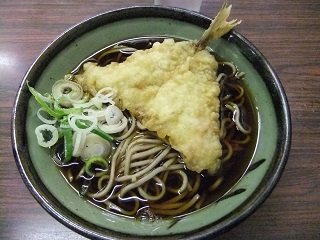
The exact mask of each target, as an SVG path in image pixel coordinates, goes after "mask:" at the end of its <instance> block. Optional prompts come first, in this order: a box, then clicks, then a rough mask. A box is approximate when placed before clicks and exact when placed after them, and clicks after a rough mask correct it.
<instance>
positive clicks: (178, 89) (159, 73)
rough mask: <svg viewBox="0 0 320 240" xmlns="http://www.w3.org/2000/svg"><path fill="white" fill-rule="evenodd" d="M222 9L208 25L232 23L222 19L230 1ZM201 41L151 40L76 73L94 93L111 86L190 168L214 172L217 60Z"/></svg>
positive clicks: (216, 160)
mask: <svg viewBox="0 0 320 240" xmlns="http://www.w3.org/2000/svg"><path fill="white" fill-rule="evenodd" d="M221 11H222V13H223V14H222V13H221V12H220V13H219V14H220V15H219V14H218V15H217V17H216V19H215V20H213V22H212V24H211V26H210V28H211V29H214V31H218V34H219V35H220V36H221V35H223V34H224V33H226V32H228V31H229V30H230V29H231V28H232V27H233V26H234V25H236V24H237V23H235V22H233V23H232V24H228V22H226V21H225V19H226V18H227V17H228V15H229V12H230V7H229V8H226V6H224V7H223V8H222V10H221ZM225 11H227V13H225ZM217 24H218V25H219V26H220V28H219V26H217ZM221 27H222V28H224V31H222V30H223V29H221ZM210 28H209V30H210ZM217 29H218V30H217ZM209 30H207V31H206V34H207V35H208V37H210V38H212V35H214V37H215V38H216V37H217V35H215V34H212V33H210V34H208V31H209ZM209 32H210V31H209ZM220 36H219V37H220ZM203 42H205V43H207V40H206V39H203V38H202V39H201V41H199V42H192V41H183V42H175V41H174V40H173V39H166V40H164V42H163V43H154V44H153V47H152V48H151V49H147V50H139V51H136V52H135V53H134V54H132V55H131V56H130V57H128V58H127V59H126V61H125V62H123V63H111V64H110V65H107V66H106V67H99V66H97V65H96V64H95V63H91V62H88V63H85V64H84V66H83V71H82V72H81V74H78V75H76V76H75V78H76V81H77V82H78V83H80V84H81V85H82V86H83V87H84V89H85V90H87V91H90V92H91V93H92V94H93V95H95V93H96V92H97V91H98V90H100V89H101V88H103V87H106V86H109V87H112V88H114V89H115V90H116V91H117V99H118V102H117V105H118V106H119V107H121V108H122V109H123V110H124V109H127V110H129V111H130V112H131V113H132V114H133V116H135V117H136V118H137V119H139V121H140V122H141V123H142V124H143V126H144V127H146V128H147V129H149V130H150V131H155V132H157V134H158V136H159V137H160V138H168V140H169V142H170V144H171V146H172V147H173V148H174V149H176V150H177V151H179V152H180V153H181V155H182V156H183V159H184V161H185V163H186V166H187V167H188V168H189V169H191V170H193V171H196V172H201V171H202V170H209V171H210V172H215V171H217V169H218V168H219V166H220V160H219V158H220V156H221V154H222V149H221V144H220V141H219V124H220V123H219V106H220V102H219V98H218V97H219V93H220V88H219V83H218V82H217V77H216V71H217V67H218V64H217V62H216V60H215V58H214V57H213V56H212V55H211V54H210V53H209V52H208V51H207V50H201V49H202V48H203V45H202V44H203Z"/></svg>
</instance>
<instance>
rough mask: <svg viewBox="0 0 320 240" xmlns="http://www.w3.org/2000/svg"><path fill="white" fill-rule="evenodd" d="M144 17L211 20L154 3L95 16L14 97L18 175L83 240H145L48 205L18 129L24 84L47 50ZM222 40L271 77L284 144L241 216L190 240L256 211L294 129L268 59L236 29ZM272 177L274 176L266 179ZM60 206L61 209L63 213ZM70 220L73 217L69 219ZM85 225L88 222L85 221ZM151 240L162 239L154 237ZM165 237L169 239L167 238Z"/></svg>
mask: <svg viewBox="0 0 320 240" xmlns="http://www.w3.org/2000/svg"><path fill="white" fill-rule="evenodd" d="M142 17H149V18H153V17H164V18H170V19H174V20H181V21H184V22H187V23H191V24H194V25H197V26H199V27H202V28H207V27H208V26H209V24H210V22H211V19H210V18H209V17H206V16H204V15H202V14H200V13H197V12H192V11H188V10H185V9H180V8H176V7H164V6H153V5H152V6H133V7H127V8H120V9H117V10H112V11H108V12H105V13H102V14H98V15H96V16H93V17H91V18H88V19H86V20H84V21H81V22H79V23H78V24H75V25H74V26H72V27H70V28H69V29H67V30H66V31H64V32H63V33H62V34H61V35H59V36H58V37H57V38H56V39H55V40H54V41H52V42H51V43H50V44H49V45H48V46H47V47H46V48H45V49H44V50H43V51H42V52H41V54H40V55H39V56H38V58H37V59H36V60H35V61H34V63H33V64H32V65H31V66H30V68H29V69H28V71H27V73H26V74H25V76H24V78H23V80H22V82H21V84H20V87H19V90H18V92H17V94H16V99H15V102H14V106H13V110H12V120H11V130H12V131H11V132H12V136H11V139H12V149H13V154H14V157H15V161H16V165H17V167H18V170H19V173H20V175H21V177H22V179H23V181H24V183H25V185H26V186H27V188H28V189H29V191H30V192H31V194H32V195H33V196H34V198H35V199H36V200H37V201H38V202H39V203H40V205H41V206H42V207H43V208H44V209H45V210H46V211H47V212H48V213H49V214H50V215H51V216H53V217H54V218H55V219H56V220H58V221H59V222H60V223H62V224H63V225H65V226H67V227H69V228H70V229H72V230H74V231H75V232H77V233H79V234H82V235H84V236H86V237H94V238H101V239H106V236H107V238H109V237H112V238H114V239H118V238H119V239H120V238H123V237H126V238H131V239H144V238H148V237H142V236H139V237H138V238H136V237H135V236H132V235H127V234H123V233H116V232H113V231H112V230H108V229H105V228H102V227H97V226H96V225H94V224H91V223H89V228H88V229H87V228H84V227H82V225H81V222H82V221H83V219H82V218H80V217H78V216H76V215H75V214H73V213H71V214H67V215H66V214H65V212H64V211H69V210H68V209H67V208H65V207H64V206H61V204H60V203H59V202H58V201H57V200H55V199H54V197H52V198H53V199H50V201H48V199H47V198H46V197H45V195H46V194H44V191H45V189H46V187H45V186H44V185H43V184H42V183H41V181H40V182H38V180H39V179H37V174H36V171H35V169H34V168H33V166H32V165H31V164H29V163H28V162H26V161H25V159H23V158H22V156H29V153H28V149H27V144H26V142H27V140H26V137H25V128H24V127H21V126H24V125H23V121H24V120H25V116H26V111H27V106H28V101H25V100H26V99H29V98H30V96H31V94H30V93H29V92H28V90H27V86H26V83H27V81H28V79H29V78H28V77H29V75H34V76H36V77H34V78H33V79H37V76H38V77H39V75H40V74H41V72H42V71H41V70H39V68H37V69H35V66H41V67H42V68H43V67H45V66H46V65H47V64H48V63H49V60H48V59H47V58H45V54H47V53H48V52H50V53H51V54H54V55H55V54H57V53H58V52H60V51H61V50H62V48H63V46H64V45H65V44H66V43H69V42H71V41H72V40H74V39H75V38H77V36H80V35H82V34H84V33H85V32H86V31H87V30H90V29H93V27H92V26H94V28H97V27H98V26H99V25H102V24H107V23H112V22H116V21H119V20H123V19H129V18H142ZM224 38H226V39H227V40H228V41H229V42H231V43H233V44H234V45H236V46H240V47H241V46H242V47H245V48H242V50H241V53H242V54H243V55H244V56H245V57H246V58H247V59H248V60H249V62H250V63H252V64H253V66H254V67H255V68H256V69H262V70H263V71H264V72H263V73H264V75H265V76H266V77H267V78H268V79H271V81H267V82H265V83H266V85H267V88H268V89H269V91H270V92H271V93H272V96H273V98H272V100H273V101H274V103H273V104H274V105H276V106H282V108H281V111H279V110H277V114H276V117H277V122H278V123H279V126H281V129H279V133H278V134H281V135H282V136H283V138H284V139H285V141H281V142H278V146H279V148H278V149H279V151H278V156H279V157H278V161H277V162H276V163H275V164H274V165H273V166H272V168H270V169H269V170H268V174H266V176H265V177H264V179H263V180H262V182H261V183H260V186H263V187H258V188H257V190H256V192H255V194H252V195H251V196H250V197H249V199H248V200H247V201H246V202H245V204H243V205H241V207H242V208H243V209H245V210H244V211H243V212H241V213H239V214H236V215H234V216H233V217H231V218H230V219H228V220H223V221H221V222H219V223H218V225H216V226H217V227H215V231H214V232H212V229H211V227H210V226H209V227H205V228H204V229H200V230H199V231H198V232H197V233H196V234H190V235H189V237H190V238H192V239H196V238H204V237H208V236H211V237H212V236H217V235H220V234H222V233H224V232H227V231H229V230H230V229H231V228H233V227H234V226H235V225H237V224H239V223H240V222H242V221H244V220H245V219H246V218H248V217H249V216H250V215H251V214H252V213H254V212H255V211H256V210H257V209H258V207H259V206H260V205H261V204H262V203H263V202H264V201H265V200H266V199H267V197H268V196H269V195H270V194H271V192H272V191H273V189H274V188H275V186H276V185H277V183H278V181H279V179H280V177H281V174H282V172H283V171H284V169H285V165H286V163H287V160H288V157H289V151H290V146H291V134H292V133H291V131H292V130H291V118H290V109H289V104H288V101H287V98H286V95H285V92H284V89H283V87H282V85H281V82H280V80H279V78H278V76H277V75H276V73H275V71H274V70H273V68H272V67H271V65H270V64H269V62H268V61H267V60H266V58H265V57H264V56H263V55H262V53H261V52H260V51H259V50H258V49H257V48H256V47H255V46H254V45H253V44H252V43H251V42H250V41H249V40H248V39H246V38H245V37H244V36H242V35H241V34H240V33H238V32H237V31H234V30H232V31H231V32H230V33H228V34H226V35H225V36H224ZM44 60H45V61H44ZM40 62H41V64H40ZM21 96H25V97H24V99H21ZM279 109H280V108H279ZM278 139H279V138H278ZM29 158H30V156H29ZM29 160H30V159H29ZM27 172H31V173H35V175H33V174H31V176H30V174H28V173H27ZM271 173H272V177H269V176H270V174H271ZM59 208H62V210H61V209H59ZM70 216H71V217H72V218H71V220H70ZM86 223H88V222H87V221H86ZM211 225H212V224H211ZM174 237H177V235H175V236H174ZM184 237H186V236H184ZM152 238H164V237H163V236H159V237H158V236H153V237H152ZM165 238H166V239H168V238H169V239H170V237H165Z"/></svg>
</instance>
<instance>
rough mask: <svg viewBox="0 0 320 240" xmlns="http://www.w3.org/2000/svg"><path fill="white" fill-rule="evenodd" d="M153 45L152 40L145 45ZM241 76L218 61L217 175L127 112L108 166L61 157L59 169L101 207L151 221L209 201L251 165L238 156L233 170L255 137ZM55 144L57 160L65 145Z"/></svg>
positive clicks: (110, 54) (119, 56) (122, 54)
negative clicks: (194, 167) (191, 163)
mask: <svg viewBox="0 0 320 240" xmlns="http://www.w3.org/2000/svg"><path fill="white" fill-rule="evenodd" d="M150 46H151V44H150V43H149V44H148V45H147V47H150ZM132 51H134V48H133V47H132V46H123V47H119V46H117V47H113V48H111V49H109V50H108V51H105V52H103V53H101V54H100V55H99V56H98V57H97V58H96V60H97V61H98V63H99V64H100V65H106V64H109V63H110V62H113V61H117V62H120V61H124V60H125V59H126V57H127V56H128V55H130V54H131V53H132ZM75 74H76V73H75ZM243 76H244V73H241V72H238V70H237V68H236V66H235V65H234V64H232V63H231V62H224V61H220V62H219V76H218V78H219V79H220V80H219V81H220V83H221V96H220V101H221V114H220V115H221V116H220V118H221V119H220V122H221V130H220V139H221V143H222V145H223V156H222V167H221V170H220V171H219V172H218V173H216V175H214V176H210V175H209V174H207V173H201V174H199V173H196V172H192V171H190V170H188V169H187V168H186V167H185V164H184V163H183V159H182V157H181V156H180V154H179V153H178V152H176V151H175V150H174V149H172V148H171V146H170V145H169V143H168V142H167V141H166V140H165V139H160V138H158V137H157V135H156V134H155V133H154V132H150V131H148V130H147V129H144V128H143V126H142V125H141V124H140V123H139V122H138V121H137V120H136V119H135V118H134V117H133V116H131V115H130V113H129V112H124V115H125V117H126V118H127V119H128V123H127V125H126V126H125V129H124V130H123V131H122V132H121V133H117V134H112V136H113V138H114V142H113V144H112V150H111V153H110V154H109V157H108V159H106V160H107V162H108V165H109V166H108V167H104V164H99V163H98V164H92V166H91V167H90V169H86V164H85V163H84V161H83V160H81V159H80V158H77V157H73V158H72V160H71V163H68V164H64V163H63V161H62V162H61V161H60V162H59V161H58V165H59V168H60V169H61V172H62V173H63V174H64V175H65V176H66V179H67V180H68V181H69V182H70V184H71V185H72V186H73V187H74V188H75V189H76V190H77V191H78V192H79V195H81V196H83V197H85V198H86V199H88V200H89V201H91V202H92V203H94V204H96V205H97V206H99V207H101V208H103V209H106V210H109V211H112V212H114V213H116V214H121V215H125V216H129V217H135V218H141V219H146V218H147V219H148V220H152V219H156V218H158V217H175V216H180V215H182V214H186V213H189V212H192V211H195V210H198V209H200V208H202V207H204V206H206V205H208V204H210V203H211V202H213V201H215V200H217V199H218V198H219V197H221V196H222V195H223V194H224V193H225V192H226V191H227V190H228V189H229V188H230V187H232V185H233V184H234V183H235V182H236V181H237V179H239V178H240V177H241V175H242V174H243V172H244V170H245V168H246V166H247V164H248V160H244V159H238V161H242V163H240V165H241V164H242V165H244V167H242V169H240V170H239V172H240V174H239V173H238V174H234V171H237V169H236V168H239V163H238V165H236V166H234V165H233V164H234V163H233V161H235V158H236V157H237V156H238V157H240V158H243V157H245V154H244V152H245V149H247V147H248V144H250V141H251V138H252V136H251V135H252V134H251V133H252V126H251V125H252V118H253V115H250V114H251V113H250V109H249V108H250V103H248V101H249V100H248V95H247V94H246V92H245V89H244V87H243V85H242V81H241V79H242V78H243ZM71 78H72V77H71ZM54 149H55V150H54V151H55V153H54V154H53V155H54V159H55V162H57V160H56V159H57V156H59V154H60V155H61V151H63V150H61V149H60V148H54ZM59 152H60V153H59ZM246 158H248V157H246ZM230 162H231V163H230ZM88 173H90V174H88ZM228 174H229V175H230V174H232V175H235V176H234V177H232V176H228ZM228 178H231V179H233V180H232V181H228ZM222 185H225V186H224V187H221V186H222Z"/></svg>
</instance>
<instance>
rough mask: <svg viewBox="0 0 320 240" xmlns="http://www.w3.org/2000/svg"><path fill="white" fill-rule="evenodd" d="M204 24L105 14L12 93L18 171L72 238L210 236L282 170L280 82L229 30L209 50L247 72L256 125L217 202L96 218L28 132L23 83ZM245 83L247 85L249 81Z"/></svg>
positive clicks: (82, 27) (78, 29)
mask: <svg viewBox="0 0 320 240" xmlns="http://www.w3.org/2000/svg"><path fill="white" fill-rule="evenodd" d="M210 21H211V20H210V19H209V18H207V17H205V16H203V15H201V14H198V13H195V12H189V11H186V10H182V9H177V8H168V7H159V6H150V7H132V8H125V9H120V10H116V11H112V12H107V13H104V14H101V15H98V16H95V17H93V18H91V19H88V20H86V21H84V22H82V23H80V24H78V25H75V26H74V27H72V28H71V29H69V30H67V31H66V32H64V33H63V34H62V35H61V36H59V37H58V38H57V39H56V40H55V41H53V42H52V43H51V44H50V45H49V46H48V47H47V48H46V49H45V50H44V51H43V53H42V54H41V55H40V56H39V57H38V59H37V60H36V61H35V62H34V63H33V65H32V66H31V67H30V69H29V71H28V72H27V74H26V76H25V77H24V79H23V81H22V84H21V87H20V89H19V91H18V94H17V98H16V101H15V105H14V110H13V118H12V128H13V131H12V142H13V151H14V155H15V157H16V163H17V166H18V169H19V171H20V173H21V175H22V178H23V180H24V181H25V183H26V185H27V187H28V189H29V190H30V191H31V193H32V194H33V196H34V197H35V198H36V199H37V200H38V202H39V203H40V204H41V205H42V206H43V207H44V208H45V209H46V210H47V211H48V212H49V213H50V214H51V215H52V216H53V217H55V218H56V219H57V220H58V221H60V222H61V223H63V224H64V225H66V226H67V227H69V228H71V229H73V230H74V231H76V232H78V233H80V234H82V235H84V236H87V237H90V238H100V239H109V238H112V239H123V238H128V239H143V238H152V239H167V240H168V239H176V238H178V237H179V238H192V239H196V238H203V237H212V236H216V235H218V234H220V233H222V232H225V231H227V230H229V229H230V228H231V227H233V226H234V225H235V224H237V223H239V222H241V221H243V220H244V219H246V218H247V217H248V216H249V215H250V214H252V213H253V212H254V211H255V210H256V209H257V208H258V207H259V206H260V205H261V204H262V203H263V201H264V200H265V199H266V198H267V197H268V196H269V194H270V193H271V191H272V190H273V188H274V187H275V185H276V183H277V182H278V180H279V178H280V175H281V173H282V171H283V170H284V167H285V164H286V161H287V158H288V154H289V148H290V139H291V125H290V114H289V108H288V104H287V100H286V97H285V93H284V91H283V88H282V86H281V83H280V81H279V79H278V77H277V76H276V74H275V73H274V71H273V69H272V68H271V66H270V65H269V63H268V62H267V61H266V59H265V58H264V57H263V56H262V54H261V53H260V52H259V51H258V50H257V49H256V48H255V47H254V46H253V45H252V44H251V43H250V42H249V41H248V40H247V39H245V38H244V37H243V36H242V35H241V34H239V33H237V32H235V31H233V32H230V33H229V34H227V35H226V36H224V38H222V39H219V40H218V41H216V42H214V43H213V44H211V45H210V47H211V48H212V49H213V50H214V51H215V52H216V53H218V55H220V56H221V57H223V58H224V59H226V60H228V61H232V62H234V63H235V64H236V65H237V66H238V68H239V69H240V70H241V71H244V72H245V73H246V78H245V84H246V87H247V89H248V91H249V92H250V94H251V95H252V98H253V102H254V105H255V107H256V110H257V112H256V114H257V118H258V139H257V144H256V146H255V150H254V154H253V158H252V160H251V163H250V166H249V168H248V170H247V172H246V173H245V175H244V176H243V177H242V179H241V180H240V181H239V182H238V183H237V184H236V185H235V186H234V187H233V188H232V189H230V191H229V192H227V193H226V194H225V195H224V196H223V197H222V198H221V199H220V200H219V201H217V202H215V203H213V204H211V205H209V206H207V207H205V208H203V209H201V210H200V211H197V212H194V213H192V214H189V215H187V216H185V217H182V218H179V219H175V220H159V221H155V222H144V221H138V220H132V219H128V218H125V217H121V216H117V215H114V214H111V213H108V212H106V211H103V210H101V209H99V208H97V207H95V206H93V205H92V204H90V203H88V202H87V201H85V200H84V199H82V198H80V197H79V196H78V195H77V193H76V192H75V191H74V190H72V189H71V188H70V186H69V185H68V184H67V183H66V182H65V180H64V179H63V177H62V176H61V174H60V173H59V171H58V170H57V168H56V167H55V165H54V163H53V162H52V161H51V159H50V157H49V155H48V152H47V150H46V149H44V148H41V147H39V146H38V145H37V143H36V140H35V136H34V133H33V132H34V129H35V127H36V126H37V124H38V122H37V120H36V117H35V113H36V110H37V108H38V105H36V103H35V101H34V99H33V98H31V95H30V93H29V92H28V89H27V81H28V82H29V84H30V85H31V86H35V88H36V89H37V90H38V91H40V92H49V91H50V89H51V86H52V85H53V83H54V82H55V81H56V80H58V79H61V78H62V77H63V76H64V75H65V74H66V73H69V72H70V71H71V70H72V69H74V68H75V67H76V66H77V65H78V64H79V63H80V62H81V61H82V60H83V59H85V58H86V57H88V56H89V55H91V54H92V53H94V52H96V51H98V50H100V49H102V48H104V47H106V46H108V45H110V44H113V43H115V42H118V41H121V40H125V39H129V38H135V37H141V36H163V35H165V36H171V37H178V38H185V39H199V37H200V36H201V35H202V33H203V31H204V30H205V29H206V28H207V27H208V26H209V24H210ZM249 80H250V81H249Z"/></svg>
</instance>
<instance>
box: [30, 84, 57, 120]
mask: <svg viewBox="0 0 320 240" xmlns="http://www.w3.org/2000/svg"><path fill="white" fill-rule="evenodd" d="M28 88H29V91H30V92H31V94H32V95H33V96H34V98H35V99H36V100H37V102H38V103H39V104H40V105H41V106H42V107H43V108H44V110H45V111H46V112H47V113H48V114H49V115H51V116H52V117H54V118H57V119H59V118H61V117H62V116H63V114H60V113H57V112H56V111H54V110H52V109H51V108H50V107H49V106H48V104H47V103H46V102H45V101H44V100H43V99H42V95H41V94H40V93H39V92H38V91H37V90H35V89H34V88H33V87H31V86H29V84H28Z"/></svg>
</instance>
